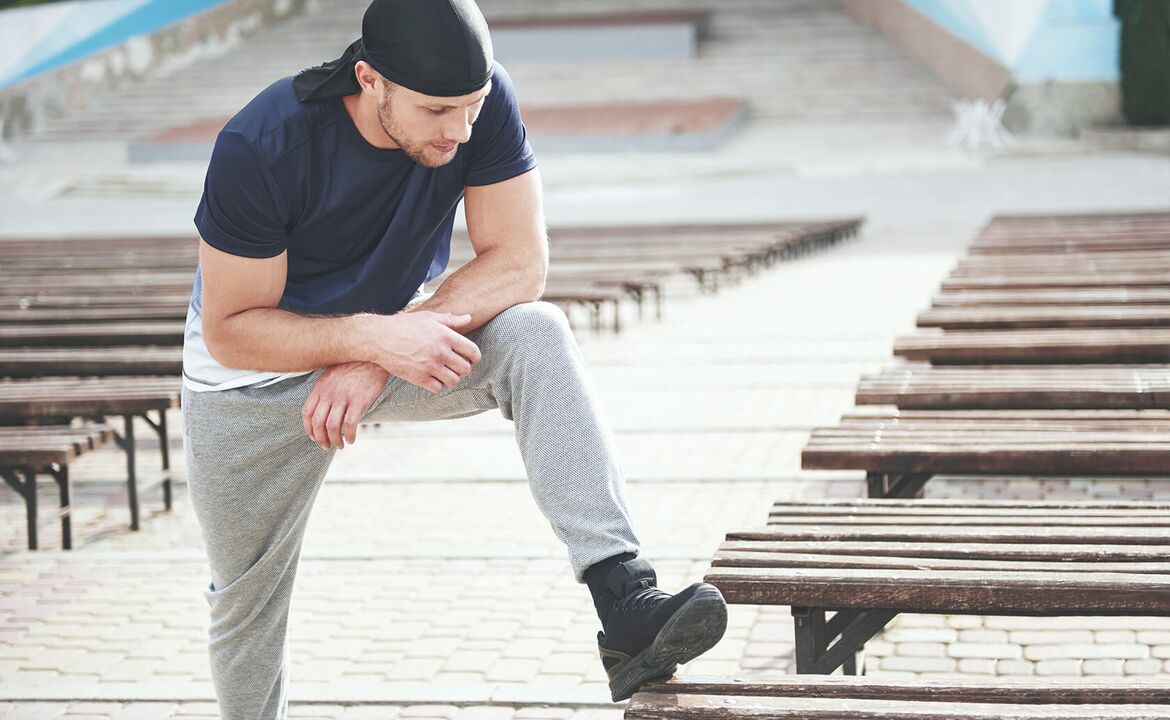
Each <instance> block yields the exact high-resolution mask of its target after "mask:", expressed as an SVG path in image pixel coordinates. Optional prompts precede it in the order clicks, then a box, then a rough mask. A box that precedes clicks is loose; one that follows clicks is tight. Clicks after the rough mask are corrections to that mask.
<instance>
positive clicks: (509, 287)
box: [410, 248, 548, 332]
mask: <svg viewBox="0 0 1170 720" xmlns="http://www.w3.org/2000/svg"><path fill="white" fill-rule="evenodd" d="M547 268H548V256H547V253H546V252H545V251H544V250H543V248H542V249H541V250H540V251H539V252H536V253H532V254H528V253H525V254H524V255H521V254H518V253H513V252H505V251H502V250H490V251H488V252H484V253H481V254H480V255H477V256H476V257H475V258H473V259H472V260H471V261H470V262H468V263H467V264H466V265H464V266H463V267H461V268H459V269H458V270H456V271H455V272H454V273H452V274H451V275H449V276H448V277H447V279H446V280H444V281H443V283H442V284H441V285H439V287H438V288H436V290H435V294H434V295H432V296H431V297H430V298H428V299H427V300H426V301H425V302H422V303H420V304H418V305H416V306H414V307H412V308H410V309H411V310H432V311H434V312H445V313H453V314H457V315H458V314H463V313H466V314H469V315H471V323H470V324H469V325H468V326H466V327H464V328H460V331H461V332H467V331H469V330H474V329H476V328H478V327H480V326H481V325H483V324H484V323H486V322H487V321H488V320H491V319H492V318H494V317H495V316H496V315H499V314H500V313H501V312H503V311H504V310H507V309H508V308H510V307H512V306H513V305H516V304H518V303H522V302H529V301H532V300H539V299H540V296H541V295H542V294H543V293H544V280H545V274H546V271H547Z"/></svg>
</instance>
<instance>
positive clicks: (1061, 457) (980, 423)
mask: <svg viewBox="0 0 1170 720" xmlns="http://www.w3.org/2000/svg"><path fill="white" fill-rule="evenodd" d="M802 464H803V467H804V468H805V469H806V470H863V471H865V473H866V478H867V486H868V494H869V496H870V497H888V498H908V497H914V496H916V495H918V493H919V492H920V491H921V489H922V487H923V485H925V484H926V482H927V481H928V480H929V479H930V478H931V477H932V476H934V475H941V474H946V475H989V474H995V475H1011V476H1025V477H1037V476H1041V477H1042V476H1058V477H1121V476H1131V477H1132V476H1136V477H1159V476H1165V475H1167V474H1170V413H1167V412H1165V411H1160V410H1154V411H1143V412H1140V413H1138V412H1132V411H1128V412H1127V411H1113V412H1112V413H1110V412H1108V411H1102V410H1085V411H1079V410H897V409H894V408H886V407H874V408H871V409H868V410H865V411H862V410H859V411H858V412H856V413H850V414H846V415H844V416H843V417H842V418H841V422H840V424H839V425H837V426H835V427H824V428H816V429H814V430H813V431H812V434H811V437H810V439H809V443H808V445H806V446H805V448H804V451H803V453H802Z"/></svg>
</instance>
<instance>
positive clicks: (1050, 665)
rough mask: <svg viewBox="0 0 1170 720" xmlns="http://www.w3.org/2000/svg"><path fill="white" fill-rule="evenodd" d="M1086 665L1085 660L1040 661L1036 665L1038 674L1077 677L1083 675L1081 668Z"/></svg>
mask: <svg viewBox="0 0 1170 720" xmlns="http://www.w3.org/2000/svg"><path fill="white" fill-rule="evenodd" d="M1083 664H1084V661H1083V660H1071V659H1061V660H1040V661H1039V662H1037V663H1036V674H1037V675H1046V676H1056V675H1066V676H1071V675H1077V676H1079V675H1080V674H1081V666H1082V665H1083Z"/></svg>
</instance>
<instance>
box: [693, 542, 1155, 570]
mask: <svg viewBox="0 0 1170 720" xmlns="http://www.w3.org/2000/svg"><path fill="white" fill-rule="evenodd" d="M832 551H833V546H832V545H831V544H827V545H826V547H825V549H824V552H823V553H820V554H813V553H788V552H779V551H777V552H769V551H758V552H752V551H741V550H733V549H730V548H721V549H720V550H719V551H718V552H716V553H715V557H714V559H713V560H712V563H711V564H712V565H714V566H716V567H775V568H785V567H792V568H797V567H813V568H857V569H890V570H983V571H985V572H1015V571H1020V572H1030V571H1033V570H1043V571H1048V572H1070V573H1083V572H1116V573H1142V574H1144V573H1153V574H1161V575H1165V574H1170V556H1167V557H1166V559H1165V560H1164V561H1163V562H1129V563H1101V562H1076V561H1067V560H1060V561H1057V560H1053V561H1032V560H1027V561H1024V560H1020V561H1012V560H1004V559H1003V558H1001V557H994V558H988V559H985V560H970V559H955V558H923V557H915V558H906V557H897V556H880V555H877V556H869V555H864V556H859V555H832V554H830V553H832Z"/></svg>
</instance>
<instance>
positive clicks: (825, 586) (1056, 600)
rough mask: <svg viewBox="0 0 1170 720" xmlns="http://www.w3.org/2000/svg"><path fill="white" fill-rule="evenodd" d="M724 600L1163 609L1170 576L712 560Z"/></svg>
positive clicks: (1020, 611) (1130, 611) (956, 608)
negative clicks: (744, 564) (733, 564)
mask: <svg viewBox="0 0 1170 720" xmlns="http://www.w3.org/2000/svg"><path fill="white" fill-rule="evenodd" d="M705 580H706V582H709V583H711V584H713V585H715V586H716V587H718V588H719V590H720V591H721V592H722V593H723V596H724V597H725V598H726V599H727V602H729V603H736V604H751V605H789V606H799V607H821V608H837V609H879V608H880V609H896V610H898V611H899V612H923V613H946V614H969V613H974V614H979V615H1170V578H1167V577H1165V576H1162V575H1142V574H1138V573H1104V572H1102V573H1087V574H1072V573H1059V572H1044V571H1035V572H1011V573H997V572H993V571H987V572H978V571H971V570H913V569H907V570H899V571H898V572H897V573H892V572H891V571H890V570H888V569H855V568H808V567H804V568H730V567H713V568H711V570H710V571H709V572H708V573H707V574H706V577H705Z"/></svg>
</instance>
